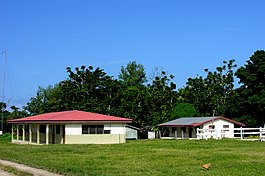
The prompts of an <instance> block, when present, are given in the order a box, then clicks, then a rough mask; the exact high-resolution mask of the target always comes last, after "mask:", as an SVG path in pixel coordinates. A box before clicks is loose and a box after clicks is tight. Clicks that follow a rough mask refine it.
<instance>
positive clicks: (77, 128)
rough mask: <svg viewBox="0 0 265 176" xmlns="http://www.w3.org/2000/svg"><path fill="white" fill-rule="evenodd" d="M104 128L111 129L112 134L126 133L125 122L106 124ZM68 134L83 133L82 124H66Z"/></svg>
mask: <svg viewBox="0 0 265 176" xmlns="http://www.w3.org/2000/svg"><path fill="white" fill-rule="evenodd" d="M104 130H110V134H125V124H104ZM65 134H66V135H81V134H82V124H66V125H65Z"/></svg>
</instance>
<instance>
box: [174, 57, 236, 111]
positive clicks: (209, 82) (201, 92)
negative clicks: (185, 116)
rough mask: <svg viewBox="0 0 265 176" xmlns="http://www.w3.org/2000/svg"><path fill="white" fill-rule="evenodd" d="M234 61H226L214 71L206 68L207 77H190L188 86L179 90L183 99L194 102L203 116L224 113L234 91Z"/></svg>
mask: <svg viewBox="0 0 265 176" xmlns="http://www.w3.org/2000/svg"><path fill="white" fill-rule="evenodd" d="M234 61H235V60H229V61H228V62H227V61H224V62H223V65H222V66H220V67H216V70H215V71H213V72H211V71H209V70H208V69H205V72H206V73H207V77H206V78H203V77H202V76H197V77H196V78H189V79H188V81H187V83H186V87H184V88H183V89H181V90H180V92H179V95H180V97H181V99H182V101H184V102H187V103H190V104H193V105H194V106H195V107H196V109H197V110H198V111H199V113H200V114H201V115H202V116H210V115H213V116H215V115H224V114H225V113H226V111H227V110H228V109H229V108H228V106H229V104H228V99H229V97H230V94H232V93H233V91H234V84H233V83H234V68H235V67H236V65H235V64H234Z"/></svg>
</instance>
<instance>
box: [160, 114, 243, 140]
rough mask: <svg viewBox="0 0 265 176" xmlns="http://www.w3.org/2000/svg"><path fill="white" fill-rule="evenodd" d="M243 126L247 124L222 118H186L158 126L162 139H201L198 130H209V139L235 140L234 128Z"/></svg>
mask: <svg viewBox="0 0 265 176" xmlns="http://www.w3.org/2000/svg"><path fill="white" fill-rule="evenodd" d="M243 126H245V124H243V123H240V122H237V121H234V120H231V119H228V118H225V117H222V116H217V117H185V118H178V119H175V120H171V121H169V122H166V123H162V124H159V125H158V127H159V128H160V131H161V136H162V137H173V138H199V136H198V133H197V129H205V130H207V131H208V132H209V134H208V135H209V137H214V138H223V137H226V138H233V137H234V128H235V127H243ZM217 133H218V134H217ZM219 135H220V136H219ZM221 135H222V136H221Z"/></svg>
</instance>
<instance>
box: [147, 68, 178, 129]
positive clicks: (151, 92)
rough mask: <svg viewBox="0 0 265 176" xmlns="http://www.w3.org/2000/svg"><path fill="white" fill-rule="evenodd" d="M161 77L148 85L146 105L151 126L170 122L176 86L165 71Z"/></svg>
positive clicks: (157, 77)
mask: <svg viewBox="0 0 265 176" xmlns="http://www.w3.org/2000/svg"><path fill="white" fill-rule="evenodd" d="M161 75H162V76H160V77H159V76H156V77H155V80H153V82H152V84H148V94H147V105H148V108H147V109H148V110H149V113H148V114H149V115H150V116H149V121H150V125H151V126H156V125H157V124H159V123H163V122H166V121H168V120H170V118H171V113H172V110H173V107H174V105H175V104H176V102H177V99H176V90H175V89H176V84H175V83H173V81H172V80H173V78H174V76H173V75H169V76H168V75H167V74H166V72H165V71H162V72H161Z"/></svg>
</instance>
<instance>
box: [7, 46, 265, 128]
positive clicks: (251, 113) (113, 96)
mask: <svg viewBox="0 0 265 176" xmlns="http://www.w3.org/2000/svg"><path fill="white" fill-rule="evenodd" d="M264 53H265V51H263V50H261V51H256V52H255V53H254V55H253V56H251V57H250V60H249V61H247V63H246V64H245V66H243V67H240V68H239V69H238V70H237V71H236V76H237V77H238V78H239V79H240V83H241V87H239V88H237V89H234V71H235V68H236V64H235V63H234V62H235V60H229V61H224V62H223V64H222V65H221V66H218V67H216V69H215V70H214V71H209V69H205V73H206V77H202V76H199V75H198V76H197V77H195V78H189V79H188V80H187V83H186V86H185V87H184V88H182V89H180V90H178V92H177V91H176V84H175V83H174V82H173V78H174V76H173V75H168V74H167V73H166V72H165V71H163V70H162V71H161V73H158V72H157V73H155V74H154V75H153V76H154V77H152V79H151V80H150V81H149V84H148V85H146V84H145V83H146V82H147V79H146V72H145V69H144V66H143V65H141V64H137V63H136V62H135V61H132V62H129V63H128V64H127V65H126V66H125V67H124V66H123V67H121V71H120V74H119V78H118V79H114V78H113V77H112V76H109V75H107V73H105V72H104V70H103V69H100V68H96V69H94V68H93V67H92V66H89V67H86V66H81V67H80V68H79V67H76V68H75V69H71V68H69V67H68V68H67V69H66V70H67V73H68V78H67V79H66V80H63V81H61V82H60V83H59V84H57V85H55V86H48V87H47V88H42V87H39V89H38V91H37V94H36V96H35V97H32V98H31V100H30V102H29V103H28V104H27V106H26V107H25V108H24V110H23V111H20V110H18V109H17V108H16V107H12V110H13V112H12V113H10V112H5V117H6V118H5V119H8V118H9V119H12V118H17V117H23V116H27V115H29V114H30V115H35V114H42V113H47V112H57V111H65V110H74V109H76V110H84V111H90V112H97V113H102V114H108V115H115V116H121V117H128V118H132V119H133V120H134V123H135V124H137V125H138V126H139V127H145V126H151V127H154V126H156V125H157V124H159V123H163V122H166V121H168V120H171V119H172V118H176V117H183V116H195V115H196V116H213V115H215V116H217V115H222V116H226V117H228V118H231V119H237V120H239V121H240V122H243V123H245V124H247V125H248V126H256V125H259V126H263V125H264V121H265V119H264V118H265V117H264V115H263V114H264V110H265V109H264V107H265V98H264V97H265V87H264V77H265V54H264ZM181 103H183V104H181ZM178 106H180V107H178ZM182 106H183V108H182ZM192 106H193V107H192ZM28 113H29V114H28Z"/></svg>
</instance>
